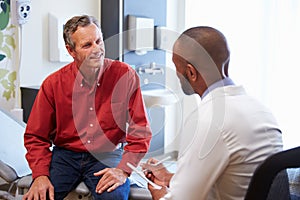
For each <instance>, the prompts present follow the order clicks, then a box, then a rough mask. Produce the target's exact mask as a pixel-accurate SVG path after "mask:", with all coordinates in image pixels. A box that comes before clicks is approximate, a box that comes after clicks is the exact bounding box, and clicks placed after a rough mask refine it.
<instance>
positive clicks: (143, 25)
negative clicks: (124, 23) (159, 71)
mask: <svg viewBox="0 0 300 200" xmlns="http://www.w3.org/2000/svg"><path fill="white" fill-rule="evenodd" d="M127 49H128V50H130V51H135V53H136V54H138V55H143V54H146V53H147V51H152V50H153V49H154V19H153V18H145V17H137V16H133V15H129V16H128V45H127Z"/></svg>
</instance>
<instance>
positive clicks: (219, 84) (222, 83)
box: [201, 77, 234, 99]
mask: <svg viewBox="0 0 300 200" xmlns="http://www.w3.org/2000/svg"><path fill="white" fill-rule="evenodd" d="M228 85H234V82H233V81H232V80H231V78H229V77H225V78H224V79H222V80H219V81H217V82H215V83H213V84H212V85H210V86H209V87H208V88H207V89H206V90H205V91H204V93H203V94H202V96H201V99H203V98H204V97H205V96H206V95H207V94H208V93H209V92H211V91H213V90H214V89H216V88H219V87H224V86H228Z"/></svg>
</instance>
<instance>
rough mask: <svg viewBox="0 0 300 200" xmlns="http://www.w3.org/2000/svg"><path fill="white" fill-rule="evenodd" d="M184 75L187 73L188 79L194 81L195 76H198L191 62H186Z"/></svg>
mask: <svg viewBox="0 0 300 200" xmlns="http://www.w3.org/2000/svg"><path fill="white" fill-rule="evenodd" d="M186 75H187V77H188V79H189V81H193V82H195V81H196V80H197V77H198V73H197V70H196V68H195V67H194V66H193V65H192V64H190V63H188V64H187V65H186Z"/></svg>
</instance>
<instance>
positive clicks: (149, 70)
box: [138, 62, 164, 75]
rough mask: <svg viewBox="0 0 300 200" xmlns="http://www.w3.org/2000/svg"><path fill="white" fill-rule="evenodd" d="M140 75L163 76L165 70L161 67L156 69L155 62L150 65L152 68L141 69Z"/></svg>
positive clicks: (139, 69)
mask: <svg viewBox="0 0 300 200" xmlns="http://www.w3.org/2000/svg"><path fill="white" fill-rule="evenodd" d="M138 73H139V74H151V75H155V74H163V73H164V69H163V68H161V67H156V63H155V62H151V63H150V67H148V68H147V67H145V68H143V67H139V68H138Z"/></svg>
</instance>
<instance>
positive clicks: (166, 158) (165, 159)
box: [142, 156, 172, 172]
mask: <svg viewBox="0 0 300 200" xmlns="http://www.w3.org/2000/svg"><path fill="white" fill-rule="evenodd" d="M171 158H172V157H171V156H167V157H165V158H163V159H161V160H159V161H158V162H157V163H154V164H151V165H152V166H157V165H159V164H161V163H163V162H165V161H167V160H169V159H171ZM142 171H143V172H146V171H149V170H148V169H144V170H142Z"/></svg>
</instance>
